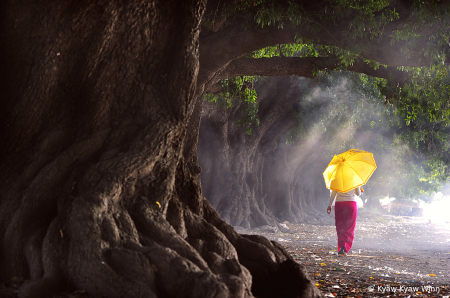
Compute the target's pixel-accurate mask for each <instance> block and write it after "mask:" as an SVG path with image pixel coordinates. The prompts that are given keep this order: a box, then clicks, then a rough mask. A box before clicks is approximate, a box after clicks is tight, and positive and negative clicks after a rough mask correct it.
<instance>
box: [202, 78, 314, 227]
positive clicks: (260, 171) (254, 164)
mask: <svg viewBox="0 0 450 298" xmlns="http://www.w3.org/2000/svg"><path fill="white" fill-rule="evenodd" d="M306 81H307V80H306V79H299V78H297V79H292V78H290V77H279V78H272V79H270V81H269V82H268V83H266V84H264V85H263V86H262V87H261V88H259V90H258V94H260V96H259V101H260V109H259V118H260V125H259V126H258V127H255V128H254V129H253V131H252V134H251V135H247V134H246V132H245V129H244V128H243V127H240V126H238V124H237V123H238V120H239V119H240V117H242V116H243V112H242V111H241V110H242V109H240V106H239V105H237V106H234V107H232V108H228V109H226V108H225V107H220V106H219V105H217V104H205V108H204V110H203V111H204V112H203V118H202V124H201V129H200V140H199V159H200V166H201V168H202V175H201V176H202V186H203V191H204V194H205V196H206V197H207V198H208V200H209V201H210V203H211V204H212V206H213V207H214V208H215V209H216V210H217V212H219V214H220V215H221V216H222V218H223V219H224V220H226V221H227V222H229V223H230V224H232V225H234V226H242V227H246V228H249V227H257V226H262V225H267V224H271V225H275V223H274V222H273V220H274V217H273V216H274V215H276V216H277V218H278V220H281V221H283V220H289V221H292V222H298V219H301V216H303V217H305V218H306V217H308V216H306V215H301V214H300V213H302V212H307V211H308V210H311V209H308V210H306V209H305V208H304V210H303V211H302V210H301V208H302V207H301V204H303V203H304V202H303V200H305V198H304V197H300V198H297V200H298V204H300V205H298V206H297V205H296V204H294V203H293V202H294V200H295V199H294V191H293V188H294V187H295V183H294V180H293V179H294V177H295V175H296V174H297V171H299V169H301V168H302V164H300V163H292V161H290V160H285V161H284V162H283V161H282V160H278V159H277V160H274V161H273V163H269V162H267V161H266V160H267V158H268V157H269V159H270V157H273V154H274V152H275V151H274V150H275V149H276V148H277V146H278V144H277V142H279V140H280V139H281V138H280V137H279V136H283V135H284V134H286V133H287V131H289V130H290V129H291V128H293V127H294V125H295V118H294V114H293V110H292V106H293V104H294V103H295V102H296V101H297V100H298V99H299V98H300V97H301V93H302V91H304V89H303V88H306V85H307V83H305V82H306ZM283 140H284V139H283ZM284 141H285V140H284ZM291 147H293V148H294V147H295V148H297V147H296V146H291ZM283 148H284V147H283ZM294 150H295V149H294ZM277 152H278V151H277ZM282 154H285V153H282ZM279 157H280V158H285V157H284V156H281V155H279ZM288 158H296V157H295V156H288ZM296 159H297V158H296ZM268 168H270V170H267V169H268ZM289 181H290V182H289ZM274 182H275V184H277V185H276V186H272V185H273V184H274ZM266 186H267V187H268V188H269V189H268V188H267V187H266ZM281 188H283V189H281ZM289 188H291V190H290V191H289ZM275 189H278V193H277V194H276V193H275V191H276V190H275ZM267 204H268V205H267ZM313 205H314V203H313ZM299 208H300V209H299ZM294 213H295V215H294ZM299 216H300V217H299Z"/></svg>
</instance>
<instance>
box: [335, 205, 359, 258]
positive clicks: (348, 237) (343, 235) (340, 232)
mask: <svg viewBox="0 0 450 298" xmlns="http://www.w3.org/2000/svg"><path fill="white" fill-rule="evenodd" d="M334 214H335V220H336V221H335V222H336V232H337V238H338V251H339V249H340V248H341V247H345V251H346V252H348V251H350V249H351V248H352V244H353V238H355V227H356V218H357V217H358V207H357V205H356V202H354V201H344V202H336V204H335V206H334Z"/></svg>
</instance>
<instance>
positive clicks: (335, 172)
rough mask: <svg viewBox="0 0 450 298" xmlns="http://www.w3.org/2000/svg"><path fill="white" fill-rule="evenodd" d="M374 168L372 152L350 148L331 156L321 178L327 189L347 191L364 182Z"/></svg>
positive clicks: (375, 166)
mask: <svg viewBox="0 0 450 298" xmlns="http://www.w3.org/2000/svg"><path fill="white" fill-rule="evenodd" d="M376 168H377V165H376V164H375V159H373V154H372V153H370V152H366V151H363V150H358V149H351V150H348V151H346V152H344V153H341V154H339V155H335V156H334V157H333V159H332V160H331V162H330V164H329V165H328V167H327V168H326V169H325V172H323V178H324V179H325V185H326V187H327V188H328V189H331V190H336V191H339V192H347V191H350V190H352V189H354V188H357V187H358V186H361V185H364V184H366V182H367V180H369V178H370V176H372V173H373V172H374V171H375V169H376Z"/></svg>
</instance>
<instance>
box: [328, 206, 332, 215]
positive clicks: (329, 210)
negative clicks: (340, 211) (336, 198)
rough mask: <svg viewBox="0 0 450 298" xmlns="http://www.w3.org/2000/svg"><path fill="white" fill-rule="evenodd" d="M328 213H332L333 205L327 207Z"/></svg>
mask: <svg viewBox="0 0 450 298" xmlns="http://www.w3.org/2000/svg"><path fill="white" fill-rule="evenodd" d="M327 213H328V214H330V213H331V206H328V208H327Z"/></svg>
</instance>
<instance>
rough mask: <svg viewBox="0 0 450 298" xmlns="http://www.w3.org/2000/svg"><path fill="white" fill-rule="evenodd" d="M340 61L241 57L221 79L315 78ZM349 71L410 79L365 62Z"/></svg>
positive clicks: (397, 78) (406, 75) (400, 80)
mask: <svg viewBox="0 0 450 298" xmlns="http://www.w3.org/2000/svg"><path fill="white" fill-rule="evenodd" d="M336 63H338V61H337V59H336V58H331V57H317V58H316V57H310V58H298V57H272V58H259V59H253V58H241V59H236V60H233V61H232V62H231V63H229V64H228V66H227V67H226V68H225V69H224V70H223V71H222V73H221V75H220V77H219V79H225V78H228V77H235V76H250V75H256V76H285V75H297V76H300V77H306V78H313V77H314V76H313V70H315V69H317V70H326V69H329V70H331V69H335V68H336V66H337V64H336ZM347 70H349V71H354V72H359V73H364V74H366V75H369V76H372V77H379V78H384V79H388V78H389V77H390V76H391V77H394V78H395V79H396V80H397V82H398V83H399V84H400V85H402V84H404V82H405V81H407V80H408V74H407V73H406V72H404V71H400V70H397V68H396V67H388V68H387V69H386V68H385V67H380V68H378V69H374V68H373V67H372V66H370V65H368V64H367V63H365V62H359V63H355V64H353V65H351V66H349V67H348V68H347Z"/></svg>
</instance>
